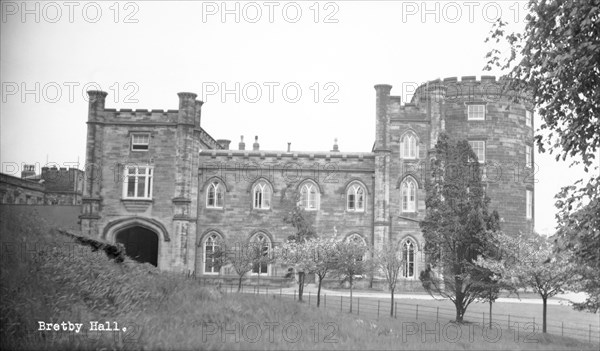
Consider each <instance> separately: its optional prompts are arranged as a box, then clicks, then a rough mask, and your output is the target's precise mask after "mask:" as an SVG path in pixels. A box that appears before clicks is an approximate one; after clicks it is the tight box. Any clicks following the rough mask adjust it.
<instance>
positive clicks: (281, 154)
mask: <svg viewBox="0 0 600 351" xmlns="http://www.w3.org/2000/svg"><path fill="white" fill-rule="evenodd" d="M200 156H205V157H211V158H216V157H222V156H226V157H229V158H233V157H243V158H260V159H264V158H267V157H269V158H276V159H282V158H291V159H299V158H300V159H308V160H314V159H325V160H330V159H337V160H341V161H346V160H351V159H354V160H358V161H362V160H366V159H374V158H375V154H373V153H370V152H339V151H338V152H332V151H291V152H286V151H277V150H271V151H268V150H265V151H263V150H260V151H254V150H202V151H200Z"/></svg>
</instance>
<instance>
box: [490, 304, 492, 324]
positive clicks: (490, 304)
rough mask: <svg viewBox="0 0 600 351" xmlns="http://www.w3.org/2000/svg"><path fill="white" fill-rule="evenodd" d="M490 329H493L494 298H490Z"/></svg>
mask: <svg viewBox="0 0 600 351" xmlns="http://www.w3.org/2000/svg"><path fill="white" fill-rule="evenodd" d="M490 329H492V300H490Z"/></svg>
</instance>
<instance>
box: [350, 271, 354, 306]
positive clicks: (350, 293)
mask: <svg viewBox="0 0 600 351" xmlns="http://www.w3.org/2000/svg"><path fill="white" fill-rule="evenodd" d="M352 283H353V282H352V276H350V313H352V285H354V284H352Z"/></svg>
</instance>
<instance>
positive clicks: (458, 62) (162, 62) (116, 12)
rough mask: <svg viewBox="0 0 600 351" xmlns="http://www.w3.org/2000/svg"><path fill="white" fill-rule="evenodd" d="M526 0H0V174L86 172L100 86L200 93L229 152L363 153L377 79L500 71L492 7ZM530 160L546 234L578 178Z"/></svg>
mask: <svg viewBox="0 0 600 351" xmlns="http://www.w3.org/2000/svg"><path fill="white" fill-rule="evenodd" d="M115 4H116V5H115ZM524 5H525V2H519V1H498V2H473V1H456V2H452V1H440V2H434V1H428V2H427V3H423V2H421V1H416V2H410V1H407V2H401V1H336V2H318V3H317V2H315V1H297V2H278V1H273V2H265V1H259V2H228V3H227V4H226V5H225V6H226V7H223V5H222V2H220V1H219V2H206V1H205V2H192V1H180V2H173V1H171V2H166V1H165V2H163V1H144V2H120V3H115V2H112V1H110V2H77V1H76V2H70V3H69V2H62V1H61V2H30V3H28V4H27V8H26V9H25V8H23V5H22V2H20V1H19V2H10V1H9V2H2V23H1V26H2V27H1V31H0V32H1V67H0V69H1V72H0V73H1V80H2V107H1V111H0V112H1V124H0V126H1V130H0V136H1V153H0V159H1V162H2V172H3V173H8V174H13V175H19V174H20V168H18V169H16V168H15V165H17V167H20V165H21V164H22V163H28V164H38V165H40V166H43V165H44V164H46V163H47V162H49V163H51V165H58V166H62V167H65V166H70V165H73V164H75V163H77V161H79V162H80V166H79V168H83V163H84V161H85V141H86V139H85V138H86V124H85V122H86V120H87V97H86V95H85V90H88V89H98V88H99V89H101V90H104V91H107V92H108V93H109V95H108V97H107V107H108V108H117V109H119V108H131V109H136V108H139V109H165V110H166V109H177V108H178V98H177V92H181V91H190V92H195V93H197V94H198V95H199V99H204V101H205V102H206V103H205V105H204V106H203V112H202V126H203V128H204V129H205V130H207V131H208V132H209V133H210V134H211V135H212V136H213V137H214V138H215V139H230V140H231V141H232V148H237V143H238V142H239V138H240V135H244V136H245V140H246V143H247V144H250V143H252V142H253V139H254V136H255V135H257V136H258V137H259V142H260V144H261V149H266V150H285V149H286V148H287V143H288V142H291V143H292V149H294V150H307V151H309V150H313V151H323V150H330V149H331V148H332V144H333V140H334V138H338V139H339V147H340V150H341V151H363V152H369V151H370V150H371V148H372V146H373V142H374V137H375V90H374V89H373V86H374V85H375V84H380V83H387V84H391V85H393V89H392V95H401V96H402V100H403V101H406V100H408V99H409V98H410V95H411V91H412V90H413V89H414V87H415V86H416V85H418V84H421V83H423V82H425V81H427V80H432V79H436V78H444V77H452V76H459V77H460V76H468V75H476V76H478V77H479V76H480V75H482V74H495V75H498V74H499V73H500V72H491V73H490V72H484V71H483V70H482V69H483V67H484V65H485V62H486V61H485V54H486V53H487V52H488V51H489V50H490V48H491V46H490V44H485V43H484V40H485V38H486V36H487V35H488V32H489V30H490V28H491V24H492V22H494V21H495V19H496V18H498V17H499V16H502V18H503V19H504V20H506V21H509V23H510V26H511V28H513V29H515V30H518V29H519V28H522V27H523V19H524V16H525V11H524ZM236 84H237V85H239V92H238V93H237V94H236V93H234V92H235V90H236ZM224 89H225V90H229V91H231V92H230V93H228V94H222V93H223V92H224ZM236 100H237V101H236ZM535 123H536V125H539V124H540V120H539V117H538V116H536V117H535ZM535 161H536V164H537V166H538V169H539V170H538V172H537V174H536V179H537V180H538V182H537V183H536V192H535V203H536V208H535V217H536V229H537V230H538V231H540V232H542V233H545V234H549V233H552V232H553V227H554V225H555V221H554V214H555V209H554V206H553V204H554V200H553V196H554V194H555V193H556V192H557V191H558V190H559V189H560V187H561V186H564V185H567V184H569V183H571V182H573V181H574V180H575V179H578V178H581V177H582V176H584V175H585V173H584V172H583V171H582V169H580V168H569V167H568V163H566V162H555V161H554V159H553V157H552V156H551V155H546V154H542V155H540V154H537V150H536V156H535Z"/></svg>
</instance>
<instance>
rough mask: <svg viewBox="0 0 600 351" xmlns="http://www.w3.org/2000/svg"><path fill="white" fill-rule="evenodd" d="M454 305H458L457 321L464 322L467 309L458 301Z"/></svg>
mask: <svg viewBox="0 0 600 351" xmlns="http://www.w3.org/2000/svg"><path fill="white" fill-rule="evenodd" d="M454 306H455V307H456V323H462V322H463V315H464V314H465V311H464V309H463V307H462V305H461V304H460V303H459V302H458V301H457V302H455V303H454Z"/></svg>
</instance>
